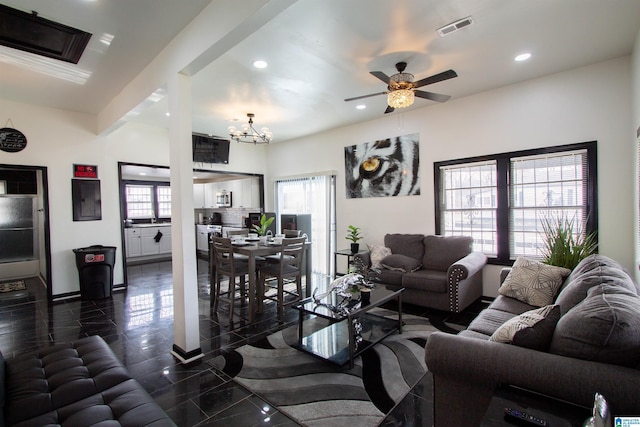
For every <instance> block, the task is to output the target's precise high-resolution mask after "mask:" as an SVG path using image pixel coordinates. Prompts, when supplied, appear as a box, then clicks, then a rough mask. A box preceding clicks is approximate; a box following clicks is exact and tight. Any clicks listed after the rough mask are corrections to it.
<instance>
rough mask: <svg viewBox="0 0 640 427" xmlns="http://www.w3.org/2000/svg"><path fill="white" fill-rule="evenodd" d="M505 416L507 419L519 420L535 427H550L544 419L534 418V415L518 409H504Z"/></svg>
mask: <svg viewBox="0 0 640 427" xmlns="http://www.w3.org/2000/svg"><path fill="white" fill-rule="evenodd" d="M504 415H505V417H507V418H511V419H512V420H517V421H520V422H522V423H527V424H530V425H534V426H540V427H548V426H549V423H547V421H546V420H543V419H542V418H538V417H534V416H533V415H530V414H527V413H526V412H523V411H519V410H517V409H512V408H504Z"/></svg>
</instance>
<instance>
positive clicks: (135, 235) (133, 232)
mask: <svg viewBox="0 0 640 427" xmlns="http://www.w3.org/2000/svg"><path fill="white" fill-rule="evenodd" d="M125 236H126V238H127V253H126V254H127V258H131V257H135V256H140V229H139V228H127V229H126V230H125Z"/></svg>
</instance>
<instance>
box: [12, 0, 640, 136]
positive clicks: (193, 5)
mask: <svg viewBox="0 0 640 427" xmlns="http://www.w3.org/2000/svg"><path fill="white" fill-rule="evenodd" d="M225 1H227V0H225ZM276 1H285V2H286V1H287V0H276ZM0 3H2V4H5V5H8V6H11V7H14V8H17V9H21V10H24V11H27V12H30V11H31V10H35V11H37V12H38V14H39V16H41V17H44V18H47V19H50V20H53V21H57V22H61V23H64V24H66V25H70V26H73V27H77V28H79V29H82V30H84V31H88V32H90V33H92V34H94V36H93V37H92V39H91V41H90V43H89V46H88V49H87V50H86V51H85V53H84V55H83V57H82V58H81V60H80V62H79V64H77V65H72V66H71V67H72V68H73V69H75V70H83V71H87V72H89V73H90V77H89V79H88V81H87V82H86V83H85V84H84V85H81V84H77V83H70V82H67V81H65V80H62V79H60V78H58V77H54V76H51V75H48V74H44V73H42V72H39V71H33V70H31V69H27V68H25V67H24V66H22V65H16V64H12V63H7V62H5V61H6V52H7V50H10V49H9V48H4V47H2V48H1V50H0V96H2V97H3V98H9V99H13V100H17V101H21V102H28V103H34V104H40V105H45V106H51V107H58V108H63V109H67V110H73V111H81V112H88V113H98V112H100V111H101V110H102V109H103V108H105V106H106V105H107V103H108V102H109V101H110V100H111V99H113V98H114V97H115V96H116V95H117V94H119V93H120V92H121V91H122V89H123V88H124V87H125V86H126V85H127V83H129V82H130V81H131V80H132V79H133V77H135V76H136V75H137V74H138V73H139V72H140V71H141V70H142V69H143V68H144V67H145V66H146V65H147V64H149V63H150V61H151V60H152V59H153V58H154V57H155V56H156V55H157V54H158V53H159V52H160V51H161V50H162V49H163V48H164V47H165V46H166V45H167V44H168V42H169V41H170V40H171V39H173V38H174V37H175V36H176V35H177V34H178V33H179V31H180V30H181V29H182V28H184V26H186V25H187V24H188V23H189V22H190V21H191V20H192V19H193V18H194V17H195V16H197V15H198V14H199V13H200V12H201V11H202V10H203V8H204V7H206V6H207V5H209V3H210V0H189V1H183V0H110V1H108V0H56V1H55V2H53V1H51V0H0ZM214 3H224V1H214ZM292 3H293V4H292V5H291V6H289V7H288V8H286V9H285V10H284V11H283V12H282V13H280V14H278V15H277V16H275V17H274V18H273V19H271V20H270V21H269V22H267V23H266V24H265V25H264V26H262V27H261V28H257V29H256V30H255V32H254V33H253V34H251V35H250V36H249V37H247V38H246V39H244V40H243V41H240V42H238V43H236V44H235V45H234V46H232V47H230V49H229V50H228V51H227V52H226V53H225V54H223V55H222V56H220V57H219V58H218V59H217V60H215V62H213V63H211V64H210V65H208V66H206V67H205V68H204V69H202V71H200V72H198V73H197V74H195V75H194V76H192V91H193V94H192V101H193V105H192V111H193V131H194V132H199V133H207V134H213V135H218V136H226V130H227V127H228V126H229V125H230V124H236V125H238V124H243V123H244V122H245V121H246V117H245V115H246V113H249V112H251V113H254V114H255V115H256V117H255V122H256V125H257V127H258V128H260V127H262V126H268V127H269V128H270V129H271V131H272V132H273V134H274V142H278V141H283V140H288V139H292V138H297V137H301V136H304V135H308V134H312V133H316V132H320V131H323V130H326V129H330V128H335V127H339V126H344V125H347V124H352V123H356V122H361V121H366V120H371V119H375V118H377V117H381V116H382V115H383V112H384V110H385V108H386V97H385V96H376V97H371V98H367V99H364V100H362V102H358V101H353V102H344V99H345V98H349V97H355V96H360V95H366V94H370V93H377V92H381V91H384V90H385V89H386V86H385V84H384V83H382V82H381V81H380V80H378V79H376V78H375V77H373V76H372V75H370V74H369V72H370V71H382V72H384V73H386V74H387V75H391V74H394V73H395V69H394V64H395V63H396V62H398V61H406V62H407V63H408V66H407V70H406V71H407V72H410V73H413V74H414V75H415V79H416V80H418V79H422V78H424V77H428V76H430V75H433V74H436V73H440V72H442V71H445V70H448V69H453V70H455V71H456V72H457V73H458V77H457V78H454V79H451V80H446V81H443V82H439V83H436V84H433V85H430V86H425V87H423V88H422V89H424V90H427V91H432V92H437V93H442V94H447V95H451V96H452V99H451V101H449V102H452V101H453V100H455V99H456V98H460V97H463V96H468V95H471V94H474V93H478V92H482V91H486V90H491V89H494V88H497V87H500V86H504V85H509V84H512V83H517V82H520V81H523V80H528V79H532V78H536V77H540V76H544V75H547V74H551V73H556V72H559V71H563V70H567V69H572V68H575V67H580V66H583V65H587V64H591V63H595V62H599V61H603V60H607V59H612V58H616V57H620V56H624V55H628V54H630V53H631V50H632V48H633V43H634V40H635V37H636V35H637V33H638V29H640V1H638V0H607V1H603V0H395V1H391V0H322V1H319V0H298V1H296V2H292ZM235 4H237V7H243V4H242V3H241V2H235ZM214 6H215V4H214ZM467 16H471V17H472V18H473V20H474V24H473V25H471V26H469V27H467V28H465V29H462V30H460V31H458V32H455V33H453V34H451V35H449V36H447V37H444V38H441V37H440V36H438V34H437V32H436V29H437V28H439V27H441V26H443V25H446V24H449V23H451V22H453V21H456V20H458V19H461V18H464V17H467ZM105 33H106V34H111V35H113V36H114V37H113V42H112V43H111V45H110V46H108V47H107V46H106V45H104V44H102V43H101V42H100V40H99V39H100V36H101V35H102V34H105ZM525 51H527V52H531V54H532V57H531V59H530V60H529V61H526V62H523V63H516V62H514V61H513V58H514V57H515V56H516V55H517V54H519V53H522V52H525ZM254 59H265V60H266V61H268V63H269V67H268V68H266V69H264V70H257V69H254V68H253V67H252V65H251V63H252V62H253V60H254ZM43 60H44V62H45V63H49V64H60V62H59V61H56V60H51V59H45V58H43ZM140 101H142V100H140ZM359 103H362V104H366V106H367V108H366V109H365V110H356V108H355V107H356V105H357V104H359ZM433 105H437V103H435V102H433V101H428V100H425V99H418V98H416V101H415V104H414V105H413V106H412V107H410V109H416V108H423V107H427V106H433ZM166 111H167V102H166V99H165V100H163V101H160V102H158V103H155V104H154V105H153V106H152V107H150V108H148V109H147V110H146V111H145V112H143V113H142V114H141V115H140V116H139V117H138V118H137V119H136V120H137V121H141V122H143V123H147V124H152V125H155V126H165V127H166V126H168V123H167V121H168V119H167V117H166V115H165V113H166ZM400 112H401V111H400V110H396V112H394V113H391V114H399V113H400ZM234 120H237V122H234Z"/></svg>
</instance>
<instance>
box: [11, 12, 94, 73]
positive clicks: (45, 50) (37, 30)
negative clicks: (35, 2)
mask: <svg viewBox="0 0 640 427" xmlns="http://www.w3.org/2000/svg"><path fill="white" fill-rule="evenodd" d="M90 38H91V34H89V33H87V32H84V31H82V30H78V29H76V28H71V27H68V26H66V25H63V24H59V23H57V22H53V21H49V20H48V19H44V18H40V17H39V16H38V13H37V12H32V13H26V12H22V11H20V10H17V9H12V8H10V7H8V6H4V5H0V44H1V45H4V46H8V47H11V48H14V49H20V50H23V51H25V52H31V53H35V54H38V55H43V56H47V57H49V58H55V59H59V60H61V61H66V62H71V63H73V64H77V63H78V61H79V60H80V57H81V56H82V52H84V49H85V47H87V43H89V39H90Z"/></svg>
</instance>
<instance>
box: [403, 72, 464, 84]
mask: <svg viewBox="0 0 640 427" xmlns="http://www.w3.org/2000/svg"><path fill="white" fill-rule="evenodd" d="M454 77H458V74H456V72H455V71H453V70H447V71H443V72H442V73H438V74H434V75H433V76H431V77H426V78H424V79H422V80H418V81H417V82H413V87H421V86H426V85H430V84H433V83H438V82H441V81H443V80H449V79H452V78H454Z"/></svg>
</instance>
